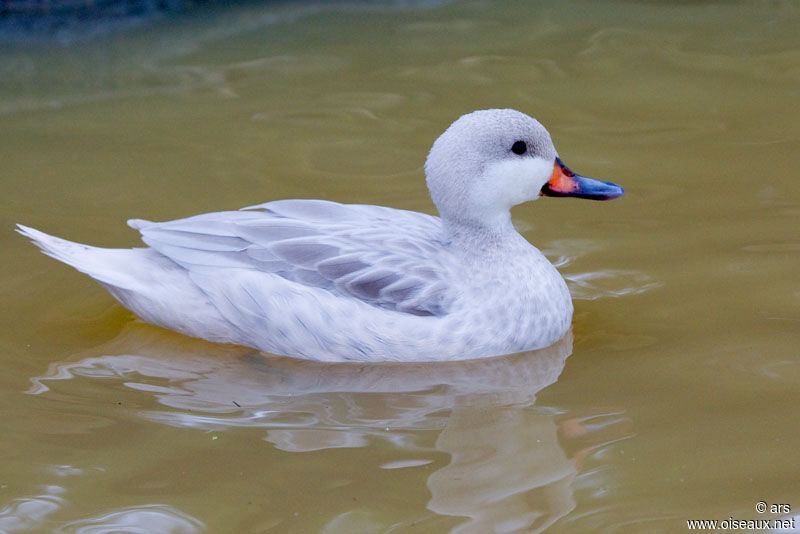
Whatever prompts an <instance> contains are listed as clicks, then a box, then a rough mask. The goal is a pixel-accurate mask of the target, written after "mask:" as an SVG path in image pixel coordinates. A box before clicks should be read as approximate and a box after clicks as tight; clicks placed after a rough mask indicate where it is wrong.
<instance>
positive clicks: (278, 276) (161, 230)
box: [17, 109, 625, 362]
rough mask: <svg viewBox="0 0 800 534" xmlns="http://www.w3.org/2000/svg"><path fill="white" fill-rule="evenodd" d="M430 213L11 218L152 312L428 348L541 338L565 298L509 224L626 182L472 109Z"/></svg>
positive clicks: (389, 352)
mask: <svg viewBox="0 0 800 534" xmlns="http://www.w3.org/2000/svg"><path fill="white" fill-rule="evenodd" d="M424 172H425V177H426V183H427V186H428V190H429V192H430V196H431V199H432V201H433V203H434V205H435V206H436V209H437V211H438V214H439V215H438V216H434V215H429V214H425V213H420V212H416V211H408V210H402V209H395V208H390V207H384V206H375V205H365V204H342V203H338V202H333V201H328V200H318V199H285V200H274V201H271V202H267V203H264V204H258V205H254V206H249V207H246V208H242V209H240V210H234V211H221V212H214V213H205V214H201V215H195V216H191V217H187V218H183V219H177V220H172V221H167V222H152V221H148V220H143V219H131V220H129V221H128V225H129V226H130V227H132V228H134V229H136V230H138V231H139V233H140V234H141V240H142V241H143V242H144V244H145V245H146V246H145V247H137V248H131V249H109V248H98V247H94V246H89V245H85V244H80V243H75V242H72V241H68V240H65V239H61V238H58V237H55V236H52V235H49V234H46V233H44V232H41V231H39V230H36V229H34V228H31V227H28V226H24V225H22V224H18V225H17V231H18V232H19V233H20V234H22V235H23V236H25V237H27V238H29V239H30V240H31V241H32V242H33V243H34V244H35V245H37V246H38V247H39V248H40V249H41V251H42V252H43V253H44V254H47V255H49V256H51V257H53V258H55V259H57V260H59V261H61V262H63V263H66V264H67V265H70V266H72V267H73V268H75V269H77V270H78V271H80V272H82V273H85V274H87V275H89V276H90V277H92V278H93V279H94V280H96V281H97V282H99V283H100V284H101V285H102V286H103V287H105V288H106V289H107V290H108V291H109V292H110V293H111V295H113V297H114V298H116V299H117V300H118V301H119V302H120V303H121V304H122V305H123V306H124V307H125V308H127V309H128V310H130V311H131V312H133V313H134V314H135V315H137V316H138V317H139V318H141V319H142V320H143V321H145V322H147V323H151V324H153V325H156V326H159V327H162V328H166V329H169V330H173V331H177V332H180V333H182V334H185V335H187V336H191V337H196V338H202V339H205V340H208V341H212V342H217V343H229V344H235V345H244V346H247V347H251V348H254V349H257V350H259V351H263V352H266V353H271V354H276V355H281V356H289V357H294V358H302V359H308V360H317V361H322V362H346V361H352V362H429V361H438V362H442V361H453V360H467V359H476V358H485V357H492V356H500V355H506V354H512V353H517V352H523V351H530V350H536V349H541V348H544V347H547V346H549V345H552V344H553V343H555V342H556V341H558V340H559V339H561V338H562V337H564V336H565V335H566V334H567V332H568V331H569V330H570V327H571V322H572V314H573V305H572V299H571V297H570V293H569V290H568V288H567V285H566V283H565V281H564V279H563V278H562V276H561V275H560V273H559V272H558V270H557V269H556V268H555V267H554V266H553V265H552V264H551V263H550V261H549V260H548V259H547V258H546V257H545V256H544V254H542V252H540V251H539V250H538V249H537V248H536V247H534V246H533V245H531V244H530V243H529V242H528V241H527V240H526V239H525V238H524V237H523V236H522V235H520V233H519V232H518V231H517V230H516V229H515V227H514V225H513V224H512V220H511V213H510V210H511V208H512V207H513V206H516V205H518V204H522V203H524V202H530V201H534V200H537V199H539V198H540V197H545V196H546V197H576V198H583V199H592V200H609V199H613V198H617V197H620V196H622V195H623V194H624V193H625V190H624V189H623V188H622V187H621V186H619V185H617V184H614V183H611V182H606V181H601V180H596V179H592V178H588V177H586V176H582V175H579V174H576V173H574V172H573V171H571V170H570V169H569V168H568V167H567V166H566V165H565V164H564V163H563V162H562V160H561V159H560V157H559V155H558V153H557V151H556V149H555V147H554V145H553V142H552V140H551V138H550V134H549V133H548V131H547V129H546V128H545V127H544V126H543V125H542V124H541V123H539V121H537V120H536V119H534V118H532V117H530V116H528V115H526V114H525V113H522V112H520V111H516V110H513V109H486V110H478V111H473V112H471V113H467V114H465V115H463V116H461V117H459V118H458V119H457V120H455V121H454V122H453V123H452V124H451V125H450V126H449V127H448V128H447V129H446V130H445V131H444V133H442V134H441V135H440V136H439V137H438V138H437V139H436V141H435V142H434V143H433V146H432V147H431V149H430V152H429V153H428V156H427V159H426V161H425V165H424Z"/></svg>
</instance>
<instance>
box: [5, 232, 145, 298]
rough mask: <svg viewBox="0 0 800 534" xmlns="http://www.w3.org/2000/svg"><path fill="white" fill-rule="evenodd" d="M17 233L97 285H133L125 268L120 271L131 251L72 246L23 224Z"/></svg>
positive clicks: (75, 244)
mask: <svg viewBox="0 0 800 534" xmlns="http://www.w3.org/2000/svg"><path fill="white" fill-rule="evenodd" d="M16 231H17V232H18V233H20V234H22V235H23V236H25V237H27V238H28V239H30V240H31V241H32V242H33V244H34V245H36V246H37V247H39V248H40V249H41V250H42V253H44V254H47V255H48V256H50V257H51V258H55V259H57V260H58V261H60V262H63V263H66V264H67V265H69V266H71V267H73V268H75V269H77V270H78V271H80V272H82V273H85V274H88V275H89V276H91V277H92V278H94V279H95V280H97V281H98V282H101V283H103V284H109V285H111V286H114V287H119V288H123V289H124V288H128V287H130V286H131V283H132V282H134V281H133V280H128V279H127V278H128V277H127V276H125V274H124V273H125V269H124V268H123V269H120V267H121V266H124V263H125V261H126V258H127V256H128V255H129V254H130V250H121V249H109V248H99V247H92V246H89V245H84V244H82V243H75V242H73V241H67V240H66V239H61V238H60V237H55V236H52V235H49V234H46V233H44V232H41V231H39V230H37V229H35V228H31V227H29V226H25V225H22V224H17V228H16ZM126 253H127V254H126Z"/></svg>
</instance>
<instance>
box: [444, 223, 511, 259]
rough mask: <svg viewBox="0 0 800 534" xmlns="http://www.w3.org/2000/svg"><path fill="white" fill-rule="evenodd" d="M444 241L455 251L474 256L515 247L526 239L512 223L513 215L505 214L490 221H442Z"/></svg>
mask: <svg viewBox="0 0 800 534" xmlns="http://www.w3.org/2000/svg"><path fill="white" fill-rule="evenodd" d="M442 228H443V230H444V241H445V242H446V243H448V244H450V245H451V246H453V247H454V248H455V249H458V250H462V251H465V252H468V253H470V254H472V255H474V254H475V253H478V254H490V253H492V252H494V251H499V250H501V249H505V248H508V247H509V246H514V245H515V244H517V243H518V241H519V240H520V239H521V240H522V241H524V238H522V236H520V235H519V233H518V232H517V230H516V228H514V225H513V224H512V223H511V213H509V212H505V213H502V214H499V215H498V216H497V217H494V218H492V219H489V220H480V221H478V220H469V219H450V218H447V219H444V218H443V219H442Z"/></svg>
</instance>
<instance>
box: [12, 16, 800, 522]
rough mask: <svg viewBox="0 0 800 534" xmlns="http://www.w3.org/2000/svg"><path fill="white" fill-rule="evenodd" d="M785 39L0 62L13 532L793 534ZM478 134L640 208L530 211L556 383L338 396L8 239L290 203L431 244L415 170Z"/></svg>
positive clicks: (403, 36) (547, 376) (797, 317)
mask: <svg viewBox="0 0 800 534" xmlns="http://www.w3.org/2000/svg"><path fill="white" fill-rule="evenodd" d="M798 23H800V8H799V7H798V4H797V3H795V2H779V1H764V2H758V1H741V2H726V3H715V4H711V3H709V4H706V3H700V2H698V3H692V2H675V3H666V2H622V1H620V2H602V3H601V2H590V1H571V2H559V3H532V2H453V3H441V4H414V3H405V4H397V5H396V4H371V5H365V4H362V3H352V4H335V5H334V6H330V5H328V4H306V3H302V4H301V3H289V2H286V3H279V2H275V3H264V4H255V3H253V4H247V5H240V6H234V7H231V8H229V9H224V10H223V9H218V10H198V11H193V12H191V13H189V14H187V15H185V16H183V17H179V18H164V19H162V20H160V21H156V22H154V23H151V24H147V25H142V26H140V27H138V28H133V29H130V30H128V31H125V32H111V33H108V34H106V35H104V36H101V37H99V38H95V39H91V40H77V41H74V42H71V43H59V42H54V43H47V42H37V43H35V44H23V43H17V44H7V45H3V47H2V48H0V162H2V163H0V192H1V193H2V194H1V195H0V206H2V211H0V223H2V224H1V225H0V227H1V228H4V229H5V230H3V231H0V243H2V249H1V250H2V251H3V258H2V259H3V261H2V262H0V263H2V266H1V267H0V269H2V277H0V292H2V298H3V303H4V306H3V310H4V311H3V321H2V323H0V366H1V367H2V370H3V372H2V373H0V413H2V414H3V415H2V417H0V454H1V455H2V458H3V467H2V469H0V531H4V532H136V531H137V530H135V528H137V527H138V528H140V530H139V531H141V532H206V531H207V532H248V533H249V532H254V533H255V532H280V533H284V532H289V533H294V532H297V533H306V532H325V533H352V532H392V533H399V532H449V531H452V532H458V533H463V532H468V533H472V532H475V533H485V532H538V531H547V532H553V533H561V532H576V533H577V532H590V531H598V532H626V533H627V532H684V531H686V530H687V525H686V520H687V519H718V520H724V519H728V518H734V519H741V520H747V519H773V518H776V517H787V518H788V517H793V516H795V515H797V511H798V510H800V489H798V485H797V480H798V478H800V468H799V467H798V462H797V458H798V452H797V451H798V450H800V428H798V424H797V421H798V415H799V414H798V406H800V388H799V387H798V384H800V359H799V358H798V356H799V354H798V352H799V351H798V347H800V281H798V272H800V185H798V181H797V171H796V168H797V167H798V164H800V158H799V157H798V153H799V151H798V148H799V147H800V109H799V108H798V105H797V102H798V100H799V98H798V97H800V90H798V89H800V33H798V32H797V28H798V26H799V24H798ZM486 107H513V108H517V109H519V110H521V111H524V112H526V113H528V114H530V115H533V116H535V117H537V118H538V119H539V120H540V121H541V122H542V123H544V124H545V125H546V126H547V127H548V129H549V130H550V132H551V134H552V136H553V139H554V142H555V144H556V147H557V149H558V150H559V153H560V155H561V157H562V158H563V159H564V161H565V162H567V164H568V165H570V167H571V168H573V169H575V170H576V171H578V172H581V173H583V174H586V175H589V176H595V177H597V178H603V179H607V180H611V181H614V182H616V183H619V184H621V185H623V186H624V187H625V188H626V190H627V194H626V196H625V197H623V198H622V199H619V200H616V201H614V202H609V203H594V202H588V201H578V200H567V199H542V200H540V201H538V202H536V203H535V206H533V205H531V206H526V205H523V206H519V207H517V208H515V210H514V220H515V223H516V224H517V226H518V227H519V228H520V230H521V231H522V232H523V234H524V235H525V237H526V238H528V239H529V240H530V241H531V242H532V243H534V244H535V245H536V246H538V247H539V248H540V249H542V250H543V251H545V252H546V253H547V254H548V256H549V257H550V258H551V259H552V260H553V261H554V262H556V263H557V265H559V268H560V270H561V271H562V273H563V274H564V275H565V277H566V278H567V279H568V281H569V283H570V286H571V290H572V292H573V296H574V302H575V317H574V320H573V331H572V334H571V337H569V338H567V339H565V340H563V341H562V342H561V343H559V344H557V345H555V346H554V347H551V348H550V349H548V350H546V351H543V352H540V353H531V354H523V355H514V356H509V357H504V358H500V359H493V360H487V361H484V362H466V363H461V364H456V363H453V364H446V365H435V366H400V367H398V366H352V365H336V366H326V365H319V364H311V363H307V362H298V361H293V360H290V359H286V358H275V357H271V356H269V355H263V354H259V353H256V352H254V351H252V350H248V349H243V348H239V347H226V346H220V345H213V344H210V343H206V342H202V341H198V340H192V339H188V338H184V337H182V336H180V335H177V334H173V333H170V332H166V331H163V330H160V329H158V328H154V327H150V326H147V325H144V324H141V323H140V322H139V321H137V320H136V319H135V317H134V316H133V315H131V314H130V313H128V312H127V311H125V310H124V309H123V308H122V307H121V306H119V305H118V304H117V303H116V302H115V301H114V300H113V299H112V298H111V297H110V296H109V295H108V294H107V293H106V292H105V291H104V290H103V289H102V288H101V287H99V286H98V285H97V284H96V283H94V282H92V281H91V280H90V279H89V278H88V277H86V276H84V275H81V274H80V273H77V272H75V271H73V270H71V269H69V268H68V267H65V266H63V265H61V264H59V263H57V262H55V261H53V260H51V259H49V258H46V257H45V256H42V255H41V254H39V253H38V252H37V251H36V249H35V248H34V247H33V246H31V245H30V244H29V243H27V242H26V241H25V240H24V239H22V238H21V237H20V236H18V235H16V234H15V233H14V232H13V231H12V228H13V224H14V223H16V222H22V223H25V224H27V225H30V226H34V227H37V228H40V229H42V230H44V231H47V232H50V233H53V234H56V235H60V236H62V237H66V238H69V239H73V240H76V241H80V242H86V243H91V244H95V245H100V246H112V247H116V246H135V245H137V243H138V239H137V235H136V233H135V232H133V231H132V230H130V229H129V228H127V227H126V226H125V221H126V220H127V219H128V218H131V217H139V218H147V219H154V220H168V219H172V218H177V217H183V216H187V215H191V214H195V213H201V212H205V211H215V210H222V209H235V208H238V207H241V206H247V205H252V204H255V203H260V202H265V201H268V200H272V199H277V198H289V197H311V198H326V199H331V200H336V201H340V202H357V203H373V204H383V205H390V206H393V207H398V208H405V209H413V210H418V211H424V212H428V213H433V212H434V208H433V205H432V204H431V202H430V200H429V198H428V194H427V191H426V189H425V185H424V178H423V174H422V164H423V162H424V158H425V155H426V153H427V150H428V149H429V147H430V144H431V143H432V142H433V140H434V139H435V138H436V137H437V136H438V135H439V133H441V131H442V130H443V129H444V128H445V127H446V126H447V125H448V124H449V123H450V122H452V121H453V120H454V119H455V118H456V117H458V116H459V115H461V114H463V113H465V112H468V111H471V110H474V109H479V108H486ZM758 501H765V502H767V503H769V504H787V505H788V506H789V509H788V511H787V510H786V509H783V510H782V512H781V513H779V514H771V513H770V512H769V511H768V512H767V513H764V514H760V513H758V512H757V511H756V509H755V506H756V503H757V502H758ZM797 526H798V527H800V525H797ZM92 529H94V530H92Z"/></svg>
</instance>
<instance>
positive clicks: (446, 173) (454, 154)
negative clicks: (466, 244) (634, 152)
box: [425, 109, 625, 229]
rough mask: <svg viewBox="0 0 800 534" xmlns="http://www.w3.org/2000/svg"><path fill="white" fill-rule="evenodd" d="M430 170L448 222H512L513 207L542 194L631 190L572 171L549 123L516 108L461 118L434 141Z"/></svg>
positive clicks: (608, 195) (606, 195)
mask: <svg viewBox="0 0 800 534" xmlns="http://www.w3.org/2000/svg"><path fill="white" fill-rule="evenodd" d="M425 175H426V179H427V184H428V189H429V190H430V193H431V198H432V199H433V202H434V204H436V208H437V209H438V210H439V214H440V215H441V217H442V219H443V220H444V221H445V223H446V224H453V223H455V224H467V225H470V226H480V227H485V228H488V229H493V228H498V229H499V228H502V227H506V226H507V225H510V224H511V215H510V210H511V208H512V207H513V206H515V205H517V204H521V203H523V202H527V201H530V200H536V199H537V198H539V197H540V196H554V197H577V198H588V199H593V200H610V199H612V198H617V197H620V196H622V195H623V194H624V193H625V190H624V189H623V188H622V187H620V186H618V185H616V184H613V183H610V182H603V181H600V180H595V179H592V178H587V177H585V176H581V175H579V174H576V173H574V172H572V171H571V170H570V169H569V168H568V167H567V166H566V165H564V163H563V162H562V161H561V159H560V158H559V157H558V153H557V152H556V149H555V147H554V146H553V142H552V140H551V139H550V134H549V133H548V132H547V130H546V129H545V127H544V126H542V125H541V124H540V123H539V122H538V121H537V120H536V119H534V118H532V117H529V116H528V115H525V114H524V113H520V112H519V111H515V110H513V109H488V110H481V111H474V112H472V113H469V114H467V115H463V116H462V117H460V118H459V119H458V120H456V121H455V122H454V123H453V124H451V125H450V127H449V128H447V130H446V131H445V132H444V133H443V134H442V135H441V136H439V138H438V139H437V140H436V141H435V142H434V143H433V147H432V148H431V151H430V153H429V154H428V159H427V160H426V162H425Z"/></svg>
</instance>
